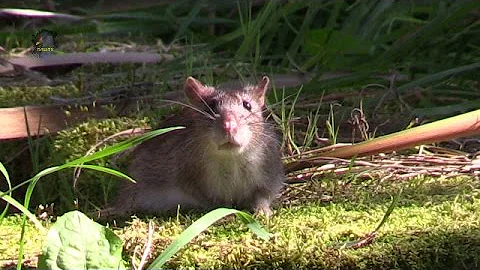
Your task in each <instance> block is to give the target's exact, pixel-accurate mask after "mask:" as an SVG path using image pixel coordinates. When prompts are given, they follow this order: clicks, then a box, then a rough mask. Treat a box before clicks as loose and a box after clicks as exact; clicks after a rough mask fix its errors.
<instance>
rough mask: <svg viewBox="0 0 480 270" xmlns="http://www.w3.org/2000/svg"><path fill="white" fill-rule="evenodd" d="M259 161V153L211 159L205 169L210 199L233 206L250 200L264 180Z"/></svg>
mask: <svg viewBox="0 0 480 270" xmlns="http://www.w3.org/2000/svg"><path fill="white" fill-rule="evenodd" d="M258 159H259V154H258V153H249V154H248V155H246V154H245V155H242V156H238V155H236V154H227V155H222V156H215V157H214V158H212V159H210V160H211V161H210V162H207V163H206V164H205V168H204V170H205V171H204V174H205V178H204V181H206V184H207V186H208V188H207V192H208V193H209V194H208V197H210V198H216V199H217V200H222V201H224V202H225V203H233V204H235V203H239V202H241V201H243V200H245V199H246V198H248V197H249V196H250V195H251V194H252V192H254V191H255V189H256V188H257V187H258V185H259V184H260V185H261V184H262V183H261V181H262V180H261V179H263V178H264V177H263V175H264V174H265V172H264V171H263V169H262V166H261V164H262V163H261V162H259V160H258Z"/></svg>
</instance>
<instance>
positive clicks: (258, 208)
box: [253, 199, 273, 218]
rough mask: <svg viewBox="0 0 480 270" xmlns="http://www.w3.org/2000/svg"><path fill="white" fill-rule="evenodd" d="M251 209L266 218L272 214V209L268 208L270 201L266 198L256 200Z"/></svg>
mask: <svg viewBox="0 0 480 270" xmlns="http://www.w3.org/2000/svg"><path fill="white" fill-rule="evenodd" d="M253 210H254V211H255V214H256V215H262V216H265V217H267V218H268V217H271V216H272V215H273V211H272V209H271V208H270V201H269V200H267V199H260V200H258V201H257V203H256V205H255V207H254V208H253Z"/></svg>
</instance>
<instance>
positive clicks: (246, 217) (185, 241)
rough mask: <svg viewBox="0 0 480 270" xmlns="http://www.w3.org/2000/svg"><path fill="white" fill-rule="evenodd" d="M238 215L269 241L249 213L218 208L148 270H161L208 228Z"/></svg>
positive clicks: (203, 218) (182, 234)
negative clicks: (160, 269) (230, 216)
mask: <svg viewBox="0 0 480 270" xmlns="http://www.w3.org/2000/svg"><path fill="white" fill-rule="evenodd" d="M231 214H236V215H237V217H238V218H240V220H241V221H243V222H244V223H246V224H247V227H248V228H250V229H251V230H252V232H254V233H255V234H256V235H257V236H258V237H260V238H262V239H264V240H268V239H269V238H270V234H269V233H268V232H267V231H265V229H263V228H262V227H261V226H260V224H258V222H257V221H255V219H253V218H252V216H251V215H250V214H248V213H245V212H242V211H238V210H235V209H229V208H218V209H215V210H212V211H210V212H208V213H207V214H205V215H204V216H203V217H201V218H199V219H198V220H196V221H195V222H193V223H192V225H190V226H189V227H188V228H187V229H185V231H183V232H182V233H181V234H180V235H179V236H178V237H177V239H175V241H173V242H172V243H171V244H170V245H169V246H168V247H167V248H166V249H165V250H164V251H163V252H162V254H160V256H158V257H157V258H156V259H155V261H153V263H152V264H151V265H150V267H148V269H159V268H161V267H162V266H163V265H164V264H165V263H166V262H167V260H168V259H170V258H171V257H172V256H173V255H174V254H175V253H176V252H177V251H179V250H180V249H181V248H183V247H184V246H185V245H186V244H188V242H190V241H191V240H192V239H193V238H194V237H196V236H197V235H199V234H200V233H201V232H203V231H204V230H205V229H206V228H208V227H209V226H210V225H212V224H213V223H214V222H216V221H217V220H219V219H221V218H223V217H225V216H228V215H231Z"/></svg>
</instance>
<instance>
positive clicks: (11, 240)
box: [0, 177, 480, 269]
mask: <svg viewBox="0 0 480 270" xmlns="http://www.w3.org/2000/svg"><path fill="white" fill-rule="evenodd" d="M331 181H335V180H333V179H332V180H331ZM303 185H309V184H303ZM317 186H318V183H317ZM290 188H291V187H290ZM400 188H403V192H402V194H401V195H400V196H401V197H400V200H399V201H398V203H397V206H396V208H395V210H394V212H393V213H392V215H391V216H390V217H389V219H388V220H387V222H386V223H385V225H384V226H382V227H381V229H380V230H379V231H378V234H377V236H376V238H375V240H374V241H373V243H371V244H366V245H365V246H362V247H360V248H357V249H343V248H342V247H341V246H342V245H343V244H346V243H348V242H349V241H355V240H361V239H362V238H364V237H365V236H366V235H367V234H368V233H370V232H372V231H373V230H374V229H375V228H376V227H377V226H378V224H379V222H380V221H381V219H382V217H383V215H384V214H385V212H386V210H387V208H388V207H389V206H390V204H391V198H392V196H394V195H395V194H397V193H398V190H399V189H400ZM317 192H318V198H319V200H315V199H314V198H311V199H309V201H302V202H295V199H294V198H292V201H293V202H294V203H292V204H290V205H288V206H287V205H279V206H278V208H277V209H276V211H275V215H274V216H273V217H272V218H270V219H265V218H263V217H259V219H260V222H261V224H262V225H263V226H264V227H265V228H266V229H267V230H268V231H269V232H270V233H272V234H273V237H272V238H271V240H269V241H263V240H260V239H258V238H257V237H255V236H254V235H253V234H252V233H251V232H250V231H249V230H248V229H247V228H246V227H245V226H244V225H242V223H241V222H240V221H238V220H235V219H234V218H227V219H225V220H223V221H219V222H217V223H216V224H215V225H214V226H213V227H210V228H209V229H207V230H206V231H205V232H204V233H202V234H201V235H200V236H198V237H197V238H195V240H194V241H193V242H191V243H190V244H189V245H188V246H187V248H185V249H184V250H182V251H181V252H179V253H178V254H177V255H175V257H174V258H173V259H172V260H170V261H169V262H168V264H167V266H168V267H172V268H177V267H181V268H198V267H199V268H247V267H248V268H255V267H256V268H287V269H291V268H305V269H307V268H308V269H310V268H318V269H476V268H478V267H480V256H479V255H480V211H479V210H480V196H479V194H480V193H479V192H480V182H479V181H478V179H473V178H469V177H457V178H450V179H445V178H418V179H413V180H410V181H406V182H384V183H379V184H375V185H373V184H372V185H369V186H364V185H362V184H361V183H359V184H358V185H352V186H349V187H348V188H344V189H342V190H341V191H338V192H337V193H335V194H333V200H332V201H330V202H319V201H320V198H321V197H322V196H323V195H324V194H323V192H322V191H321V190H317ZM330 195H332V194H330ZM199 217H200V214H188V213H182V214H180V215H178V216H174V217H150V218H149V217H142V218H136V217H133V218H132V219H129V220H127V221H126V222H125V223H124V222H121V223H118V225H112V224H114V223H113V222H110V226H111V227H112V228H113V229H114V231H115V232H116V233H117V234H119V235H120V236H121V237H122V239H124V241H125V253H124V258H125V260H126V261H128V262H130V260H131V258H132V256H133V254H134V250H135V248H139V249H140V250H142V249H143V246H144V244H145V241H146V237H147V230H148V222H149V221H152V222H153V224H154V228H155V232H154V234H153V247H152V252H151V255H150V260H153V259H154V258H155V257H156V256H157V255H158V254H160V252H161V251H162V250H163V249H164V248H165V247H166V246H167V245H168V244H169V243H170V242H171V241H172V239H174V238H175V237H176V236H177V235H178V234H179V233H180V232H181V231H182V230H183V229H185V228H186V227H187V226H188V225H189V224H191V223H192V222H193V221H194V220H195V219H197V218H199ZM120 224H121V225H120ZM19 228H20V219H19V218H18V217H17V216H11V217H8V218H7V219H6V221H4V223H3V224H2V225H1V226H0V232H2V238H1V240H2V243H1V246H2V247H4V248H3V250H2V252H1V254H2V255H1V257H0V260H2V261H6V260H12V259H15V256H16V254H17V251H18V250H17V249H18V245H16V242H17V241H18V238H19V234H20V231H19ZM27 236H28V237H27V239H28V241H27V245H26V252H27V258H28V257H31V256H34V255H35V254H38V252H40V249H41V244H42V235H39V234H38V232H37V231H36V230H35V228H34V227H31V226H30V227H28V230H27ZM136 256H137V258H138V257H139V255H138V254H137V255H136Z"/></svg>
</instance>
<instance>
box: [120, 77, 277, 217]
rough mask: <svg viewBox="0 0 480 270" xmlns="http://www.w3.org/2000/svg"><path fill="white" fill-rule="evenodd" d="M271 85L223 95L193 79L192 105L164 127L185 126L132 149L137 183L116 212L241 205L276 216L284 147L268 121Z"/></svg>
mask: <svg viewBox="0 0 480 270" xmlns="http://www.w3.org/2000/svg"><path fill="white" fill-rule="evenodd" d="M269 84H270V80H269V78H268V77H263V78H262V80H261V81H260V82H259V83H258V84H257V85H248V86H245V87H243V88H240V89H231V90H230V91H228V90H221V89H216V88H214V87H210V86H205V85H203V84H202V83H201V82H199V81H198V80H196V79H194V78H192V77H188V78H187V80H186V81H185V86H184V91H185V94H186V96H187V98H188V100H189V102H190V105H191V106H189V107H185V108H184V109H183V110H182V111H181V112H180V113H178V114H176V115H174V116H173V117H171V118H169V119H167V120H166V121H165V122H164V123H163V124H162V127H171V126H184V127H185V129H180V130H174V131H171V132H168V133H166V134H163V135H161V136H158V137H155V138H153V139H151V140H148V141H146V142H144V143H142V144H141V145H139V146H138V147H137V148H136V149H134V150H133V152H132V160H131V163H130V165H129V169H128V170H129V174H130V176H132V177H133V178H134V179H135V180H136V181H137V183H136V184H130V183H129V184H127V185H126V186H125V187H123V188H122V190H121V191H120V194H119V198H118V200H117V202H116V206H115V208H116V210H115V211H114V212H116V213H117V214H126V213H132V212H141V213H155V212H163V211H170V210H175V209H177V207H178V205H180V207H181V209H185V208H187V209H212V208H215V207H221V206H224V207H236V208H238V209H253V210H255V212H262V213H264V214H266V215H270V214H271V213H272V211H271V209H270V203H271V201H272V199H273V198H274V197H275V195H277V194H278V192H279V191H280V189H281V188H282V186H283V181H284V171H283V166H282V162H281V153H280V149H279V148H280V145H279V142H278V140H277V139H276V134H275V132H274V128H273V126H272V125H271V124H268V123H266V122H265V119H264V117H263V115H262V114H263V111H264V110H265V93H266V91H267V89H268V87H269Z"/></svg>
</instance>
